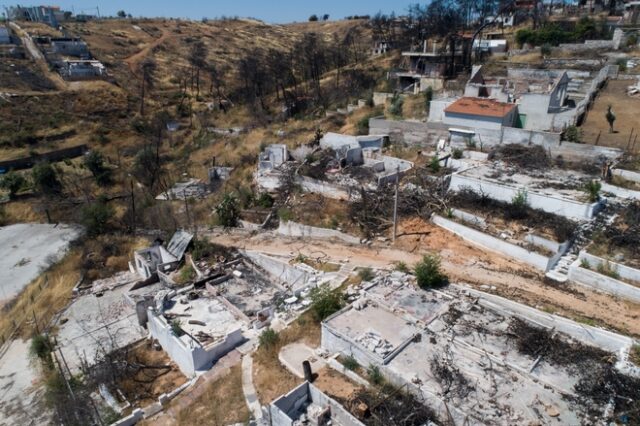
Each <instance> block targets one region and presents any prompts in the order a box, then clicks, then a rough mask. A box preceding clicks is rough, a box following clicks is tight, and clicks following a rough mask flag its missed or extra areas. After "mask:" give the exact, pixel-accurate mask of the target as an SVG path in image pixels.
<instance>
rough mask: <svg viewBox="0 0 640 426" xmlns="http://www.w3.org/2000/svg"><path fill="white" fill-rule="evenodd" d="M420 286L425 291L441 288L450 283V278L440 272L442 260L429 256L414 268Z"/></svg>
mask: <svg viewBox="0 0 640 426" xmlns="http://www.w3.org/2000/svg"><path fill="white" fill-rule="evenodd" d="M414 272H415V275H416V280H417V281H418V286H420V288H423V289H429V288H435V287H441V286H444V285H447V284H448V283H449V278H447V276H446V275H445V274H444V273H443V272H442V271H441V270H440V258H439V257H438V256H436V255H432V254H428V255H426V256H424V257H423V258H422V260H421V261H420V262H418V263H417V264H416V266H415V267H414Z"/></svg>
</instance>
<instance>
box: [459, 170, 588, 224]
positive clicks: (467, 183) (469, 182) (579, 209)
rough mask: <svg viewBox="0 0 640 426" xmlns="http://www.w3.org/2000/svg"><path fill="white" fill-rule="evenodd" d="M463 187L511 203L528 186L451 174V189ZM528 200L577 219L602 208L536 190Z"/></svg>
mask: <svg viewBox="0 0 640 426" xmlns="http://www.w3.org/2000/svg"><path fill="white" fill-rule="evenodd" d="M463 188H471V189H472V190H474V191H476V192H478V193H480V192H482V193H484V194H487V195H488V196H489V197H491V198H492V199H494V200H498V201H504V202H507V203H510V202H511V201H512V200H513V198H514V197H515V196H516V195H517V194H518V191H520V190H521V189H525V190H526V189H527V188H526V187H516V186H512V185H508V184H502V183H497V182H492V181H488V180H484V179H478V178H474V177H469V176H464V175H461V174H458V173H455V174H453V175H452V176H451V184H450V185H449V190H450V191H460V190H461V189H463ZM527 200H528V202H529V206H530V207H531V208H534V209H540V210H543V211H545V212H548V213H553V214H557V215H559V216H564V217H567V218H569V219H575V220H588V219H591V218H592V217H593V216H594V214H595V213H597V212H598V211H599V209H600V208H601V205H600V203H591V204H586V203H580V202H578V201H573V200H568V199H564V198H558V197H551V196H548V195H544V194H539V193H536V192H532V191H530V192H528V193H527Z"/></svg>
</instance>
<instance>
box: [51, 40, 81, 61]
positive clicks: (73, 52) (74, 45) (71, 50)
mask: <svg viewBox="0 0 640 426" xmlns="http://www.w3.org/2000/svg"><path fill="white" fill-rule="evenodd" d="M51 51H52V52H53V53H56V54H59V55H63V56H76V57H78V58H85V57H87V58H88V57H89V47H88V46H87V43H85V42H84V41H82V40H80V39H77V38H52V39H51Z"/></svg>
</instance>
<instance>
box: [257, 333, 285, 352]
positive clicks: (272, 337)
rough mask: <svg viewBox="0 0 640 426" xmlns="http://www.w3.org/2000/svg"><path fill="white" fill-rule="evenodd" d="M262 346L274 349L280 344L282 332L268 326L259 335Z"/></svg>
mask: <svg viewBox="0 0 640 426" xmlns="http://www.w3.org/2000/svg"><path fill="white" fill-rule="evenodd" d="M258 340H259V342H260V346H262V347H264V348H266V349H273V348H275V347H276V345H277V344H278V341H279V340H280V334H279V333H278V332H277V331H275V330H274V329H272V328H267V329H266V330H264V331H263V332H262V333H260V337H259V339H258Z"/></svg>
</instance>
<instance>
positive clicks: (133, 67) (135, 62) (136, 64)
mask: <svg viewBox="0 0 640 426" xmlns="http://www.w3.org/2000/svg"><path fill="white" fill-rule="evenodd" d="M170 35H171V33H170V32H169V31H167V29H166V28H163V29H162V35H161V36H160V37H159V38H157V39H155V40H154V41H152V42H151V43H149V44H148V45H147V46H145V47H144V48H143V49H142V50H141V51H139V52H138V53H136V54H134V55H131V56H129V57H128V58H127V59H125V60H124V62H126V63H127V65H128V66H129V70H130V71H131V74H133V75H134V76H135V75H136V72H137V70H138V68H140V63H141V62H142V61H143V60H144V59H145V58H146V57H147V55H148V54H149V52H150V51H151V49H153V48H155V47H156V46H158V45H160V44H161V43H163V42H164V41H165V40H166V39H167V38H169V36H170Z"/></svg>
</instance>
